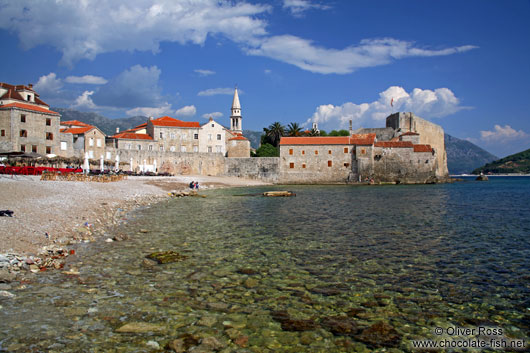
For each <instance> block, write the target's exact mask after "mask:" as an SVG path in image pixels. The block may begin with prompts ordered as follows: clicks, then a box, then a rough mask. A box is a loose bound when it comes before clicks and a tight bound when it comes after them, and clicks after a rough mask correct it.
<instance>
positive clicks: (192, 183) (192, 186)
mask: <svg viewBox="0 0 530 353" xmlns="http://www.w3.org/2000/svg"><path fill="white" fill-rule="evenodd" d="M194 187H195V182H194V181H193V180H192V181H191V183H190V189H193V188H194Z"/></svg>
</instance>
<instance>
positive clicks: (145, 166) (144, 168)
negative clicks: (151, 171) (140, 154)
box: [142, 159, 147, 172]
mask: <svg viewBox="0 0 530 353" xmlns="http://www.w3.org/2000/svg"><path fill="white" fill-rule="evenodd" d="M146 170H147V165H146V160H145V159H144V166H143V168H142V172H145V171H146Z"/></svg>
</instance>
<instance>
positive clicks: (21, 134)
mask: <svg viewBox="0 0 530 353" xmlns="http://www.w3.org/2000/svg"><path fill="white" fill-rule="evenodd" d="M20 137H28V132H27V131H26V130H20Z"/></svg>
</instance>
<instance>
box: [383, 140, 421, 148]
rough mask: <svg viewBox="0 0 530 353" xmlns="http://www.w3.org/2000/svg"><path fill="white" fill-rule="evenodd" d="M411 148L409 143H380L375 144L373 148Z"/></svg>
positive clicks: (411, 145)
mask: <svg viewBox="0 0 530 353" xmlns="http://www.w3.org/2000/svg"><path fill="white" fill-rule="evenodd" d="M413 146H414V145H413V144H412V142H410V141H380V142H376V143H375V147H384V148H412V147H413Z"/></svg>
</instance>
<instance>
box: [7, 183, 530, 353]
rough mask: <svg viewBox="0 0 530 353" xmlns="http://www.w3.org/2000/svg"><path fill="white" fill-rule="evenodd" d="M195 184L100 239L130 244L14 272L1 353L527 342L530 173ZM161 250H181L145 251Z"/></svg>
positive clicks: (454, 347)
mask: <svg viewBox="0 0 530 353" xmlns="http://www.w3.org/2000/svg"><path fill="white" fill-rule="evenodd" d="M270 190H290V191H293V192H294V193H296V196H295V197H263V196H261V194H262V193H263V192H264V191H270ZM201 194H202V195H204V196H205V197H188V198H171V199H167V200H165V201H162V202H160V203H158V204H155V205H152V206H150V207H148V208H143V209H141V210H137V211H135V212H132V213H130V214H129V215H128V216H127V219H126V221H124V222H123V224H122V225H121V226H119V227H118V228H116V229H113V230H112V231H111V232H110V233H109V234H107V236H106V237H104V238H110V237H112V236H113V233H120V234H125V235H127V236H128V237H129V239H128V240H126V241H120V242H105V241H104V238H102V239H101V240H99V241H96V242H94V243H89V244H79V245H77V246H76V248H75V249H76V254H75V255H73V256H69V257H68V261H67V264H66V267H65V269H64V270H67V271H70V273H76V271H77V272H79V274H78V275H77V274H65V273H64V271H46V272H42V273H40V274H38V275H36V276H35V277H34V279H33V280H31V281H29V282H27V283H22V284H20V285H17V284H16V283H15V284H12V286H13V287H12V288H8V289H9V292H10V293H12V294H14V295H15V296H14V297H12V298H8V297H0V308H1V309H0V351H2V352H3V351H9V352H11V351H12V352H162V351H177V352H179V351H181V352H184V351H188V352H214V351H219V352H372V351H376V352H409V351H418V347H423V348H422V349H425V347H427V346H422V345H430V346H429V347H431V348H433V347H435V348H436V350H439V349H442V348H440V347H444V348H443V349H442V350H445V351H463V350H465V349H468V348H474V347H475V348H476V347H480V348H479V350H478V351H492V352H493V351H498V350H499V349H501V350H509V349H515V348H517V349H520V350H525V349H528V347H529V346H528V339H529V332H530V330H529V328H530V177H491V178H490V179H489V181H485V182H484V181H482V182H479V181H475V180H474V179H473V178H464V179H463V181H459V182H456V183H451V184H437V185H388V186H372V185H364V186H351V185H332V186H318V185H312V186H293V185H290V186H268V187H255V188H231V189H217V190H209V191H201ZM165 251H173V252H175V253H178V254H179V255H180V256H178V257H177V260H178V261H176V262H172V263H166V264H156V263H155V262H153V261H150V260H146V256H148V255H149V254H151V253H154V252H165ZM4 288H5V287H4ZM480 344H482V345H483V346H476V345H480ZM418 345H419V346H418ZM518 345H519V346H518ZM499 347H501V348H499ZM420 351H421V350H420Z"/></svg>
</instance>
